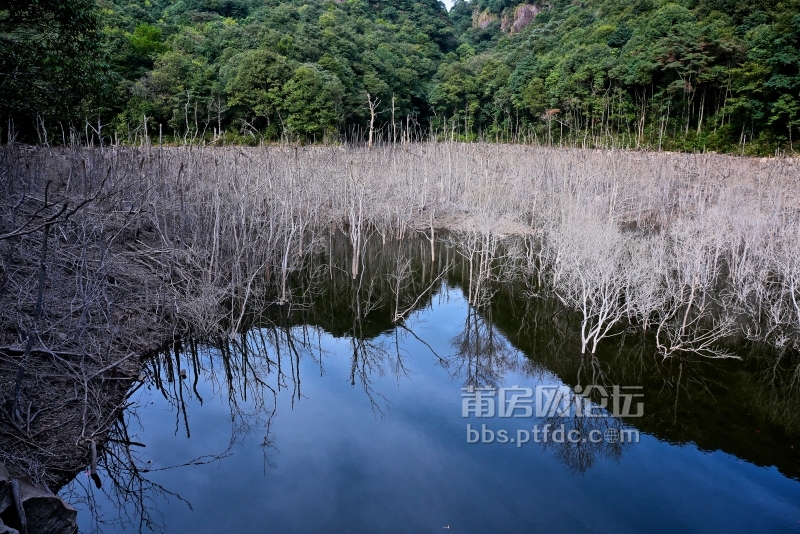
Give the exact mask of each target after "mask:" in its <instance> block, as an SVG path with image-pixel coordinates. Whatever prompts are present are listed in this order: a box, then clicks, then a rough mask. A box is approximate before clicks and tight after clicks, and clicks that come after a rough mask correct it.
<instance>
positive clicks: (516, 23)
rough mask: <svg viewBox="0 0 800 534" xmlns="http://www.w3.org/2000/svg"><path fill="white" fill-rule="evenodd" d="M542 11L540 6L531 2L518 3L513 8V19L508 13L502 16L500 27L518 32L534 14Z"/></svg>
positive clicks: (533, 17)
mask: <svg viewBox="0 0 800 534" xmlns="http://www.w3.org/2000/svg"><path fill="white" fill-rule="evenodd" d="M541 12H542V8H541V7H539V6H537V5H533V4H520V5H518V6H517V7H515V8H514V15H513V20H512V18H510V17H509V16H508V15H504V16H503V20H502V21H501V22H500V29H501V30H503V31H504V32H508V33H519V32H521V31H522V30H524V29H525V27H526V26H528V25H529V24H530V23H531V22H533V20H534V19H535V18H536V15H538V14H539V13H541Z"/></svg>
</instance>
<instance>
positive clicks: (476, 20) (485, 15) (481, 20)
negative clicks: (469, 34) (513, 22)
mask: <svg viewBox="0 0 800 534" xmlns="http://www.w3.org/2000/svg"><path fill="white" fill-rule="evenodd" d="M496 20H497V15H493V14H491V13H489V10H488V9H487V10H485V11H482V12H480V13H479V12H477V11H474V12H473V13H472V27H473V28H480V29H482V30H485V29H486V28H488V27H489V25H490V24H491V23H492V22H494V21H496Z"/></svg>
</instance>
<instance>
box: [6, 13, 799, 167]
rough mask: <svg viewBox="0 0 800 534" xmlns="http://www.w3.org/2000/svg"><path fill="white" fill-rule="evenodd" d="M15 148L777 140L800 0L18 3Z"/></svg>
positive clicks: (774, 143)
mask: <svg viewBox="0 0 800 534" xmlns="http://www.w3.org/2000/svg"><path fill="white" fill-rule="evenodd" d="M0 88H1V89H0V132H1V133H2V140H3V142H8V141H9V140H12V139H16V140H17V141H23V142H31V143H36V142H38V143H48V144H60V143H68V142H71V141H70V139H72V140H73V141H74V140H75V139H80V140H82V142H92V143H102V142H106V143H109V142H122V143H137V142H142V140H143V139H149V140H150V141H152V142H162V143H185V142H196V143H244V144H257V143H261V142H271V141H278V140H287V139H288V140H291V141H297V142H308V143H313V142H339V141H342V140H348V141H350V140H364V139H366V137H367V132H369V131H370V130H373V131H374V132H375V135H376V139H378V140H399V139H401V138H403V139H408V138H410V137H411V136H414V137H413V138H414V139H420V138H429V137H436V138H439V139H442V138H446V139H454V140H461V141H473V140H484V141H498V142H538V143H541V144H554V145H556V144H561V145H563V144H569V145H570V146H593V147H594V146H620V147H631V148H649V149H661V150H685V151H719V152H732V153H742V154H773V153H776V151H794V147H795V145H796V143H797V137H798V135H800V96H799V93H800V0H761V1H758V2H755V1H753V0H737V1H733V0H671V1H666V0H664V1H662V0H631V1H627V0H626V1H623V0H574V1H569V0H552V1H551V2H547V3H520V2H519V0H469V1H466V0H459V1H457V2H456V3H455V5H454V6H453V7H452V8H451V9H450V10H449V11H448V10H447V9H446V7H445V6H444V4H442V3H441V2H439V1H437V0H419V1H411V0H392V1H387V0H383V1H376V0H288V1H278V0H7V1H6V2H4V7H0Z"/></svg>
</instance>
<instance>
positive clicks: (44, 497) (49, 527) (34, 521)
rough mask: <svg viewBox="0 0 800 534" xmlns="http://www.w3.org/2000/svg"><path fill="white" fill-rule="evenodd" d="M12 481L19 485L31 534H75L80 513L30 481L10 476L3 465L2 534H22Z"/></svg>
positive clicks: (0, 492)
mask: <svg viewBox="0 0 800 534" xmlns="http://www.w3.org/2000/svg"><path fill="white" fill-rule="evenodd" d="M12 481H16V482H17V484H18V485H19V494H20V497H21V499H20V500H21V501H22V508H23V509H24V510H25V518H26V520H27V527H28V528H27V532H28V534H74V533H75V532H77V531H78V524H77V522H76V520H77V517H78V511H77V510H75V508H73V507H72V506H70V505H69V504H67V503H66V502H64V501H62V500H61V498H60V497H58V496H57V495H54V494H53V493H52V492H51V491H50V490H49V489H47V488H45V487H41V486H37V485H36V484H34V483H33V482H32V481H31V480H30V479H29V478H28V477H22V476H15V475H11V474H10V473H9V472H8V470H7V469H6V468H5V466H4V465H3V464H0V534H5V533H7V534H19V532H20V529H21V528H22V524H21V522H20V517H19V514H18V513H17V509H16V505H15V503H14V497H13V491H12Z"/></svg>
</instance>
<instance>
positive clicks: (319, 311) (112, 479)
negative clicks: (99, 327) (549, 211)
mask: <svg viewBox="0 0 800 534" xmlns="http://www.w3.org/2000/svg"><path fill="white" fill-rule="evenodd" d="M360 246H361V247H363V250H361V251H360V254H359V256H360V258H361V259H362V260H361V261H362V264H361V266H360V268H359V269H358V272H357V274H356V276H355V277H353V275H352V273H353V269H352V265H351V254H352V250H351V244H350V243H347V242H344V243H342V242H341V240H338V241H337V240H336V239H332V241H331V246H330V247H329V250H328V252H327V256H324V257H320V258H319V259H318V263H317V268H315V269H313V270H309V273H312V274H310V275H308V276H306V277H305V278H302V279H296V280H292V281H291V284H290V287H289V289H288V290H287V291H288V294H289V295H291V298H289V299H287V300H286V301H283V302H281V303H280V304H275V305H272V306H269V307H267V308H266V309H263V310H258V312H257V313H256V312H255V311H254V312H253V313H251V314H250V315H249V316H248V317H247V318H246V320H244V321H242V323H241V324H242V327H241V328H240V330H239V331H238V332H236V334H235V335H232V336H229V337H224V338H213V339H202V338H193V337H188V338H186V339H182V340H178V341H176V342H175V343H174V344H173V345H172V346H170V347H167V348H165V349H164V350H162V351H161V352H159V353H158V354H154V355H152V357H150V358H149V359H147V360H146V362H145V365H144V368H143V371H142V376H141V377H140V379H141V382H139V383H138V384H137V385H136V386H135V387H134V391H135V390H136V389H139V388H142V387H146V388H151V389H153V390H155V391H157V392H158V394H159V395H161V396H162V397H163V398H164V399H166V401H167V402H168V403H169V405H170V406H171V407H172V408H173V410H174V415H175V430H176V432H178V431H180V432H183V433H185V434H186V436H187V437H188V436H190V435H191V432H192V424H191V417H190V409H189V408H188V406H189V405H190V404H191V403H192V402H197V403H203V402H204V401H205V400H206V399H204V398H203V397H202V396H201V394H200V389H199V388H198V384H199V383H200V382H203V383H207V384H210V385H211V389H212V391H213V394H214V395H215V396H218V397H220V398H224V399H226V401H227V405H228V408H229V411H230V422H231V437H230V442H229V445H228V448H227V449H226V450H223V451H216V452H215V453H214V454H211V455H207V456H201V457H199V458H195V459H194V460H192V461H190V462H187V463H186V464H183V465H198V464H203V463H209V462H217V461H219V460H221V459H222V458H224V457H225V456H226V455H227V454H228V453H229V452H230V449H231V447H232V446H233V444H235V443H237V442H239V441H242V440H243V439H244V438H245V437H246V436H250V435H253V434H257V433H258V434H263V439H262V440H261V445H262V449H263V456H264V465H265V467H268V466H272V465H274V464H273V462H274V461H275V460H274V453H275V449H274V443H275V436H274V435H273V430H272V423H273V421H274V419H275V417H276V416H277V415H278V413H279V411H280V410H281V409H285V408H286V407H287V406H285V405H281V404H280V403H279V401H278V398H279V394H280V393H281V392H283V391H285V390H288V392H289V399H290V405H289V406H288V408H293V407H294V406H295V403H297V402H299V401H300V400H301V399H302V398H303V394H302V389H301V384H302V379H301V371H300V370H301V362H305V364H304V366H305V368H306V369H308V365H307V364H308V363H309V362H311V363H312V364H313V365H314V366H316V367H318V368H319V371H320V374H324V373H325V357H326V356H327V355H328V353H327V352H326V349H325V348H324V345H325V344H324V342H323V340H324V339H325V338H326V337H333V338H340V339H344V340H346V343H347V345H348V347H349V349H348V352H349V354H348V356H349V383H350V385H351V386H352V387H358V388H360V389H361V390H362V391H363V392H364V394H365V395H366V398H367V399H368V401H369V404H370V406H371V407H372V410H373V412H374V414H375V415H376V416H377V417H386V416H387V415H388V414H389V413H390V410H391V407H392V405H391V402H390V399H389V398H388V397H387V392H386V391H382V390H381V389H380V388H381V382H379V381H378V380H376V379H377V378H378V377H386V376H388V377H392V378H393V379H395V380H396V381H398V382H399V381H401V380H405V379H410V378H412V376H411V373H410V372H409V368H408V365H407V358H408V356H409V353H408V352H407V349H406V348H405V347H406V346H407V345H408V342H409V340H412V339H413V341H414V342H415V343H417V342H418V343H419V344H420V346H422V347H425V348H424V350H425V351H429V354H430V357H431V358H432V359H433V361H434V362H436V363H437V364H438V365H440V366H441V367H442V368H444V369H445V370H446V371H447V373H448V374H449V375H450V376H451V377H453V378H454V380H455V381H456V382H460V383H461V385H462V386H463V387H470V386H472V387H503V386H504V385H506V377H507V376H509V375H510V374H514V375H516V376H522V377H524V378H526V379H530V381H531V382H542V381H543V380H545V379H548V380H550V381H559V382H561V383H564V384H566V385H568V386H569V387H575V386H578V385H580V386H583V387H585V386H587V385H598V386H604V387H606V388H608V389H609V390H610V388H611V386H614V385H626V386H641V387H642V388H643V392H644V395H645V402H646V410H645V415H644V417H642V418H640V419H636V420H626V421H624V423H625V424H630V423H633V424H635V425H636V429H637V430H639V431H640V432H642V433H643V434H644V433H649V434H653V435H655V436H656V437H659V438H660V439H665V440H668V441H671V442H678V443H685V442H688V441H694V442H695V443H697V444H698V446H699V447H701V448H708V449H711V450H713V449H722V450H726V451H730V452H732V453H733V454H737V455H739V456H741V457H743V458H747V459H749V460H750V461H751V462H753V463H756V464H757V465H775V464H777V465H779V469H781V470H782V472H784V473H785V474H789V476H795V477H796V474H794V473H793V472H790V471H793V469H796V468H795V467H793V466H794V465H796V464H798V458H797V457H796V456H793V455H790V456H786V455H784V456H782V457H776V456H775V455H774V454H773V453H772V452H771V450H770V448H769V447H765V446H764V444H763V443H760V444H753V443H752V442H748V441H746V440H742V438H741V436H739V437H737V436H736V435H734V434H733V432H732V431H727V430H725V428H728V426H727V425H726V426H725V427H724V428H723V427H722V426H720V425H713V424H711V423H712V422H713V421H716V420H718V419H719V418H720V417H724V418H726V420H728V421H730V422H732V424H731V425H730V427H737V425H738V428H742V426H743V425H744V427H745V428H749V427H752V426H753V425H754V424H756V423H754V422H752V421H749V422H748V418H747V416H746V415H744V414H745V413H747V412H746V410H747V409H749V406H752V405H753V404H755V403H756V400H757V399H759V398H761V397H760V396H763V395H764V392H765V391H768V390H767V389H766V388H765V387H764V386H763V382H761V381H759V380H758V379H757V375H756V374H753V373H748V372H746V371H745V370H743V369H742V368H741V366H740V365H739V363H738V362H718V361H717V362H709V361H708V360H702V359H698V358H695V359H692V358H673V359H669V360H667V361H661V360H660V359H659V358H656V357H655V355H656V351H655V348H654V347H655V345H654V341H653V339H652V336H649V335H648V334H647V333H642V332H640V331H638V330H635V329H631V330H628V329H626V328H625V327H623V328H621V330H620V332H619V335H618V336H616V337H615V338H614V339H616V343H611V342H609V343H608V344H607V345H605V346H604V347H603V350H600V351H598V353H597V354H581V353H580V337H579V335H578V329H579V324H580V321H578V320H576V317H575V315H574V314H573V313H571V312H569V311H567V310H565V309H564V308H563V307H562V306H561V305H559V304H558V303H557V302H556V301H554V300H552V299H542V298H531V297H530V294H526V293H524V291H525V288H522V287H517V286H515V285H514V284H503V285H500V284H499V283H497V282H496V277H492V274H491V273H492V270H493V269H494V268H495V267H493V266H492V265H484V264H481V265H480V266H479V268H476V267H475V265H474V264H473V266H472V269H471V270H470V269H469V265H468V263H469V256H468V255H467V256H465V255H463V254H461V255H459V254H456V253H455V252H454V251H452V250H451V247H450V246H444V245H442V244H441V243H440V244H438V245H437V247H438V248H437V250H436V251H435V253H433V254H431V253H430V247H429V241H424V240H414V239H405V240H402V241H399V242H391V241H390V242H389V243H388V244H384V243H383V240H378V239H374V238H370V236H369V235H365V237H364V238H363V240H362V241H361V244H360ZM501 252H502V251H500V252H498V251H497V250H494V249H493V252H492V254H493V256H492V257H493V258H494V257H495V256H496V257H497V258H501V259H498V260H496V261H511V260H509V258H513V255H511V254H503V253H501ZM475 257H476V258H477V257H478V255H475ZM365 258H369V261H366V259H365ZM503 258H504V259H503ZM476 261H477V260H475V259H474V258H473V263H474V262H476ZM497 268H505V269H509V267H508V266H504V267H503V266H498V267H497ZM469 273H472V274H471V275H470V274H469ZM465 276H466V277H468V276H480V277H481V279H480V280H479V283H478V282H475V283H473V284H471V285H469V284H468V283H467V280H465ZM464 287H470V288H471V289H470V290H469V291H470V292H471V299H470V300H471V301H472V302H473V304H469V303H467V302H465V309H464V311H463V313H464V319H463V327H462V328H461V331H460V332H458V333H457V334H456V335H454V336H453V337H452V338H451V339H450V349H451V352H449V353H447V354H441V353H437V352H436V351H435V350H434V348H433V347H432V346H431V345H430V344H429V343H428V342H427V341H426V340H425V339H424V338H425V336H424V335H421V333H420V332H416V331H415V330H414V328H415V326H414V324H415V323H414V321H411V320H409V319H410V316H411V314H412V313H415V312H420V311H424V310H425V309H426V308H429V307H431V306H433V303H434V299H435V297H438V298H441V299H445V300H446V299H448V298H452V296H453V295H451V292H456V293H457V294H463V296H457V298H459V299H461V300H464V301H466V293H465V292H463V291H462V289H461V288H464ZM737 365H739V367H736V366H737ZM592 400H594V401H595V402H597V401H598V400H599V399H598V398H597V397H592ZM784 402H789V401H784ZM794 402H796V401H794ZM117 415H118V419H117V421H116V423H115V425H114V427H113V430H112V433H111V435H110V436H109V438H108V440H107V441H106V443H105V444H104V445H103V447H102V449H101V453H102V454H101V467H102V470H103V471H104V479H105V480H107V483H106V484H105V485H104V487H103V489H102V491H103V492H105V493H106V495H108V498H109V500H110V502H112V503H114V506H115V507H116V510H117V513H118V514H119V515H120V516H121V517H120V518H117V517H114V518H113V519H110V518H109V517H106V516H105V515H103V514H106V513H108V511H107V510H103V511H101V510H98V509H97V506H96V499H95V495H94V493H93V491H96V490H92V489H90V488H89V487H88V484H87V483H86V482H87V479H85V478H82V477H78V479H77V480H76V481H75V482H74V483H73V484H72V485H71V486H70V489H71V492H72V493H71V494H69V495H67V498H68V499H70V500H72V501H73V502H76V501H79V500H80V501H82V502H84V503H85V505H86V507H87V508H88V509H90V510H92V512H93V513H94V514H95V519H96V525H102V524H103V522H104V521H108V522H112V521H118V520H119V519H122V520H125V521H126V522H128V523H130V524H132V525H136V526H137V527H138V528H139V530H141V529H143V528H146V529H150V530H157V528H158V525H159V520H158V512H157V503H158V501H159V500H161V499H164V498H176V499H181V497H180V496H179V495H177V494H176V493H174V492H173V491H172V490H171V489H170V488H168V487H164V486H161V485H159V484H157V483H155V482H153V481H152V480H150V479H149V478H148V473H151V472H152V471H154V470H155V469H152V468H151V466H150V465H149V464H148V463H147V462H145V461H143V459H142V456H141V453H140V451H141V446H143V445H144V444H139V443H136V442H135V441H132V439H131V437H130V433H129V431H128V428H129V425H130V424H131V423H132V422H133V421H135V420H137V405H136V404H135V403H134V402H133V401H131V403H130V404H129V405H128V406H127V408H126V410H125V411H124V412H120V413H119V414H117ZM532 422H534V423H536V424H539V425H540V427H541V426H542V425H544V424H549V425H551V428H554V427H560V426H562V425H563V427H564V430H565V433H569V432H570V431H573V430H575V431H578V432H579V433H580V435H581V436H584V437H585V436H588V435H590V432H592V431H599V432H600V433H605V431H606V430H608V429H616V430H617V431H621V430H622V429H623V428H625V425H624V424H623V421H621V420H620V419H618V418H615V417H574V416H572V417H558V416H553V417H549V418H544V419H541V420H532ZM786 424H787V427H788V426H789V423H788V422H787V423H786ZM748 425H749V426H748ZM762 428H765V427H763V426H762ZM781 432H782V429H781V428H776V429H773V431H772V433H771V434H770V433H769V432H767V431H765V432H764V434H762V437H764V436H765V437H766V439H771V440H773V441H775V440H777V441H780V440H781V439H783V437H784V436H785V434H781ZM540 445H541V446H542V447H544V448H545V449H547V450H550V451H552V453H553V455H554V456H555V457H556V458H558V459H559V460H560V461H561V462H563V464H564V465H565V466H567V468H568V469H569V470H570V471H571V472H573V473H577V474H582V473H585V472H586V471H587V470H589V469H590V468H591V467H592V466H593V465H595V464H596V463H597V462H598V460H601V459H608V460H613V461H618V460H619V459H620V458H621V457H622V454H623V452H624V451H625V449H626V448H627V447H630V446H632V445H631V444H628V443H623V442H620V441H615V442H612V443H609V442H608V441H606V440H599V441H598V442H594V441H592V440H580V441H578V442H575V443H573V442H570V441H569V440H564V441H563V442H553V441H552V440H550V441H548V442H546V443H545V442H542V443H540ZM793 454H794V453H793ZM175 467H179V466H165V467H159V468H158V470H166V469H172V468H175ZM798 467H800V465H798ZM187 505H188V503H187Z"/></svg>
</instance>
